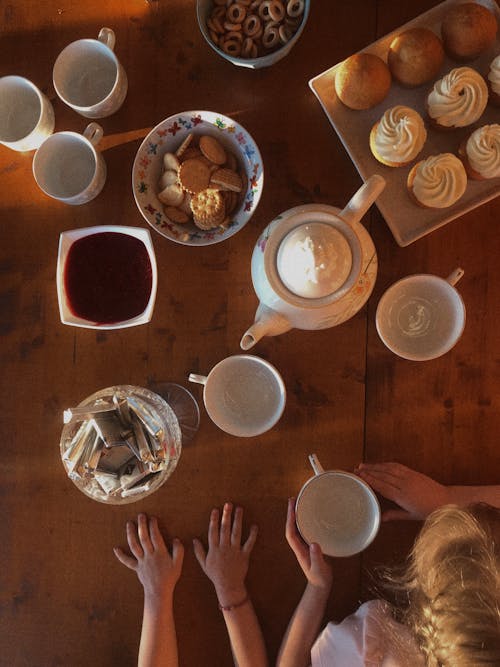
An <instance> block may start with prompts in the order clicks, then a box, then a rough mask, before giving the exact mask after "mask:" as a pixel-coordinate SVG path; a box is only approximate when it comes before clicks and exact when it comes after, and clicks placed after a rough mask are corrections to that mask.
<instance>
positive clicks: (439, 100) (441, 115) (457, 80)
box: [427, 67, 488, 127]
mask: <svg viewBox="0 0 500 667" xmlns="http://www.w3.org/2000/svg"><path fill="white" fill-rule="evenodd" d="M487 102H488V87H487V86H486V83H485V81H484V79H483V77H482V76H481V75H480V74H479V73H478V72H476V70H473V69H471V68H470V67H456V68H455V69H452V70H451V72H449V73H448V74H447V75H446V76H444V77H443V78H442V79H439V81H436V83H435V84H434V88H433V89H432V91H431V92H430V94H429V96H428V98H427V106H428V110H429V116H430V117H431V118H433V119H434V120H435V121H436V122H437V123H438V124H439V125H443V127H465V126H466V125H470V124H471V123H475V122H476V120H477V119H478V118H480V117H481V115H482V113H483V111H484V109H485V108H486V104H487Z"/></svg>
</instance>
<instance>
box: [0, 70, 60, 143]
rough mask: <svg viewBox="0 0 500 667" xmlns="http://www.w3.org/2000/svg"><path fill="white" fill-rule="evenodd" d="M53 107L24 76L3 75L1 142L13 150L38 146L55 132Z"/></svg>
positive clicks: (0, 97) (1, 79)
mask: <svg viewBox="0 0 500 667" xmlns="http://www.w3.org/2000/svg"><path fill="white" fill-rule="evenodd" d="M54 124H55V121H54V109H53V107H52V104H51V103H50V102H49V100H48V99H47V97H46V96H45V95H44V94H43V93H42V92H41V91H40V90H38V88H37V87H36V86H35V85H34V84H33V83H31V81H28V79H25V78H24V77H22V76H14V75H12V76H4V77H2V78H0V143H2V144H3V145H4V146H7V147H8V148H11V149H12V150H14V151H32V150H34V149H35V148H38V147H39V146H40V144H41V143H42V142H43V141H45V139H46V138H47V137H48V136H49V135H50V134H52V132H53V131H54Z"/></svg>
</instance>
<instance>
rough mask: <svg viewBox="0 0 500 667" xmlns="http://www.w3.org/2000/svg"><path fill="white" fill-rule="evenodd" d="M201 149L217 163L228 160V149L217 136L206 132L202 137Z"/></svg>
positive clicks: (211, 160) (209, 158)
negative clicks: (226, 149) (225, 148)
mask: <svg viewBox="0 0 500 667" xmlns="http://www.w3.org/2000/svg"><path fill="white" fill-rule="evenodd" d="M200 150H201V152H202V153H203V155H204V156H205V157H206V158H207V159H208V160H210V162H214V163H215V164H224V162H225V161H226V159H227V158H226V151H225V150H224V148H223V147H222V146H221V144H220V143H219V142H218V141H217V139H216V138H215V137H211V136H210V135H208V134H204V135H203V136H202V137H200Z"/></svg>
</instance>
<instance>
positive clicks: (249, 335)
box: [240, 303, 292, 350]
mask: <svg viewBox="0 0 500 667" xmlns="http://www.w3.org/2000/svg"><path fill="white" fill-rule="evenodd" d="M291 328H292V325H291V324H290V322H289V321H288V320H287V319H286V317H283V315H280V314H279V313H277V312H276V311H275V310H272V309H271V308H268V307H267V306H264V305H263V304H262V303H261V304H260V305H259V307H258V308H257V312H256V313H255V322H254V323H253V324H252V326H251V327H250V329H248V330H247V331H246V332H245V333H244V334H243V337H242V339H241V341H240V347H241V349H242V350H249V349H250V348H252V347H253V346H254V345H255V343H257V342H258V341H259V340H260V339H261V338H263V337H264V336H278V335H279V334H282V333H285V331H289V330H290V329H291Z"/></svg>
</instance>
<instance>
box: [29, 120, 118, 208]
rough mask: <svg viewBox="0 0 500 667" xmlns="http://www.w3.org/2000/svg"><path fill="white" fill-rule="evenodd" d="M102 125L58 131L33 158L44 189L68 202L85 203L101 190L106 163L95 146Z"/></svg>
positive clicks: (37, 180) (35, 175)
mask: <svg viewBox="0 0 500 667" xmlns="http://www.w3.org/2000/svg"><path fill="white" fill-rule="evenodd" d="M101 138H102V127H101V126H100V125H98V124H97V123H90V124H89V125H87V127H86V128H85V131H84V133H83V135H82V134H78V133H77V132H56V133H55V134H53V135H52V136H50V137H48V139H46V140H45V141H44V142H43V144H42V145H41V146H40V148H39V149H38V150H37V152H36V153H35V156H34V158H33V175H34V177H35V180H36V182H37V184H38V186H39V187H40V189H41V190H43V192H45V194H47V195H49V197H53V198H54V199H58V200H59V201H62V202H64V203H65V204H85V203H86V202H88V201H90V200H91V199H94V197H97V195H98V194H99V193H100V192H101V190H102V188H103V187H104V183H105V182H106V163H105V162H104V159H103V157H102V155H101V154H100V153H98V152H97V151H96V149H95V146H96V145H97V144H98V143H99V141H100V140H101Z"/></svg>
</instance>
